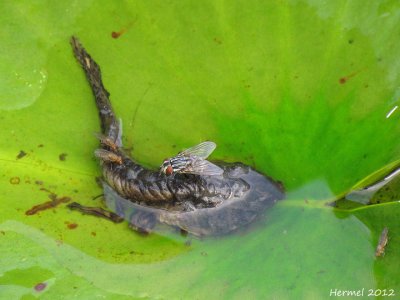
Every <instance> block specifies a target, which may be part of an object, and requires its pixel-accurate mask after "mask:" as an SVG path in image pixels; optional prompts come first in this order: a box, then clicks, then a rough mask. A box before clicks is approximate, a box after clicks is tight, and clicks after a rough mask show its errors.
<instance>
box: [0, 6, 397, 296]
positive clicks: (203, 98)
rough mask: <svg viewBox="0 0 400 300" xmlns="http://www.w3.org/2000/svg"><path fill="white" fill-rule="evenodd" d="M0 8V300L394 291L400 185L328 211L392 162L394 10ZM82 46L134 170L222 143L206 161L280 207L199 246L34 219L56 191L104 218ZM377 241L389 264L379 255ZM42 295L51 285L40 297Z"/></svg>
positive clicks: (99, 222)
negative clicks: (252, 172) (73, 41)
mask: <svg viewBox="0 0 400 300" xmlns="http://www.w3.org/2000/svg"><path fill="white" fill-rule="evenodd" d="M0 8H1V11H3V12H4V14H3V17H2V18H1V20H0V23H1V26H0V32H1V33H2V36H3V46H2V47H1V50H0V52H1V54H2V55H0V57H1V58H0V62H1V65H2V66H3V70H4V71H3V72H2V74H1V75H0V82H1V86H2V88H3V89H2V96H1V100H0V109H1V110H2V113H1V115H0V119H1V124H2V133H1V137H2V138H1V139H0V149H1V150H0V166H1V172H0V176H1V179H2V180H1V181H0V191H1V198H0V199H1V201H0V253H2V258H3V259H2V263H1V266H0V294H1V295H2V296H3V295H4V297H6V298H7V299H12V298H22V299H32V297H36V296H37V295H38V293H40V296H41V298H43V299H47V298H48V299H54V298H55V297H60V296H63V297H64V298H72V297H75V298H77V299H88V298H91V297H93V295H97V296H99V297H101V296H103V297H107V299H114V298H115V299H124V298H126V299H132V298H146V297H148V298H156V297H160V298H167V299H171V298H179V297H184V298H198V299H204V298H207V299H221V298H226V299H245V298H247V299H248V298H264V297H265V296H266V295H267V296H269V297H270V298H273V297H276V298H279V299H298V298H299V297H300V298H308V299H309V298H321V297H322V298H326V297H327V295H329V292H330V290H331V289H335V288H338V289H343V290H358V289H362V288H365V289H375V288H380V289H394V290H395V292H396V295H398V294H399V293H400V281H399V271H398V265H399V261H400V257H399V253H400V252H399V251H397V250H398V249H399V247H400V239H399V234H400V225H399V222H398V215H399V211H398V210H399V202H398V200H400V199H398V184H397V183H396V184H395V181H393V184H394V185H393V187H391V188H390V189H391V192H390V193H386V192H383V196H382V197H389V198H390V197H393V199H392V198H391V201H389V202H387V203H384V204H378V205H369V206H367V207H361V208H357V209H353V210H340V209H334V208H332V207H329V206H326V205H325V203H326V202H328V201H332V200H334V199H336V198H337V197H340V196H342V195H343V194H345V193H346V192H348V191H349V189H351V188H352V187H355V186H357V184H359V183H360V182H363V183H366V182H368V180H369V181H373V179H371V178H372V177H368V176H369V175H370V174H373V173H374V172H376V171H377V170H383V168H384V167H385V166H390V165H391V164H395V162H396V161H397V160H398V159H399V154H400V148H399V146H398V135H399V131H400V127H399V118H400V115H399V112H400V111H399V110H398V109H397V106H398V103H399V98H400V90H399V88H398V87H399V86H400V73H399V71H398V70H399V69H400V58H399V53H400V42H399V40H398V39H396V38H394V37H397V36H399V34H400V26H399V25H400V24H399V23H400V21H399V20H400V18H399V15H400V6H399V4H398V3H397V1H385V2H374V3H365V2H362V1H351V2H346V1H333V2H320V1H311V0H310V1H283V2H282V1H281V2H279V3H278V2H274V1H268V2H265V3H264V2H263V3H260V2H258V1H254V2H242V3H241V2H236V3H230V4H229V5H228V3H225V2H221V1H202V2H198V1H186V2H184V3H178V2H176V3H168V2H146V3H142V2H136V1H135V2H129V3H125V2H104V1H103V2H95V1H89V0H88V1H73V2H68V3H61V2H59V3H58V2H49V1H43V2H40V3H36V4H34V3H22V2H20V3H14V2H4V3H2V4H0ZM73 34H74V35H76V36H78V37H79V38H80V40H81V41H82V43H83V44H84V45H85V47H86V48H87V50H88V51H89V53H90V54H91V55H92V56H93V57H94V58H95V59H96V61H97V62H98V63H99V65H100V66H101V67H102V71H103V78H104V82H105V85H106V87H107V89H108V90H109V91H110V93H111V101H112V103H113V105H114V107H115V110H116V113H117V115H119V116H120V117H121V119H122V121H123V129H124V143H125V146H126V147H127V148H130V149H131V150H132V154H133V156H134V157H135V158H136V159H137V160H138V161H139V162H140V163H143V164H144V165H146V166H148V167H153V168H156V167H158V166H159V165H160V163H161V162H162V160H163V159H164V158H165V157H171V156H173V155H175V154H176V153H177V152H178V151H180V150H182V149H185V148H187V147H190V146H192V145H195V144H197V143H199V142H200V141H204V140H212V141H215V142H216V143H217V145H218V147H217V149H216V150H215V152H214V153H213V158H215V159H221V160H225V161H241V162H244V163H246V164H249V165H251V166H254V167H255V168H256V169H257V170H259V171H262V172H265V173H266V174H268V175H270V176H272V177H273V178H275V179H277V180H281V181H282V182H284V184H285V187H286V189H287V191H288V197H287V199H286V200H285V201H283V202H281V203H279V204H278V205H277V206H275V207H274V208H273V209H272V210H270V211H268V212H267V213H266V215H265V218H264V219H263V220H261V221H260V222H258V223H257V224H253V225H252V226H251V227H250V228H246V229H243V230H242V231H240V232H238V233H236V234H233V235H230V236H227V237H223V238H219V239H205V240H196V239H194V240H192V241H191V242H188V240H187V239H188V238H187V237H182V236H180V235H179V234H177V233H175V232H168V233H165V234H163V235H161V234H160V235H157V234H154V235H150V236H147V237H143V236H141V235H138V234H136V233H133V232H132V231H130V230H129V229H128V226H127V224H126V223H121V224H114V223H112V222H109V221H107V220H105V219H100V218H95V217H93V216H82V215H80V214H79V213H77V212H74V211H70V210H68V209H67V208H66V206H65V205H66V204H65V203H61V204H59V205H58V206H56V207H53V208H50V209H47V210H43V211H40V212H37V213H36V214H34V215H28V216H27V215H26V214H25V212H26V211H27V210H29V209H30V208H32V207H33V206H35V205H38V204H40V203H44V202H46V201H49V195H51V194H54V195H57V199H59V198H62V197H68V198H71V202H73V201H76V202H79V203H81V204H83V205H87V206H95V205H102V203H101V200H100V199H96V200H92V199H93V197H96V196H98V195H99V194H101V193H102V191H101V189H100V188H99V187H98V186H97V185H96V183H95V177H96V176H99V174H100V169H99V167H98V164H97V162H96V160H95V158H94V156H93V151H94V149H96V147H97V143H98V141H97V139H96V137H95V135H94V133H95V132H99V130H100V129H99V122H98V118H97V112H96V110H95V105H94V101H93V98H92V95H91V91H90V89H89V86H88V84H87V82H86V79H85V77H84V74H83V73H82V71H81V69H80V67H79V66H78V64H77V63H76V61H75V59H74V57H73V55H72V51H71V49H70V45H69V43H68V41H69V38H70V36H71V35H73ZM365 178H367V179H368V180H366V181H364V179H365ZM374 178H375V177H374ZM370 183H371V182H370ZM389 194H390V195H389ZM378 197H379V195H378ZM376 202H377V201H376ZM374 203H375V202H374ZM72 224H75V225H76V226H75V225H72ZM71 226H72V227H74V228H73V229H72V228H69V227H71ZM384 227H388V229H389V242H388V245H387V246H386V251H385V253H386V254H385V256H383V257H379V258H376V257H375V255H374V253H375V249H376V245H377V243H378V240H379V235H380V233H381V232H382V229H383V228H384ZM40 283H44V284H45V285H46V286H45V288H44V289H43V290H41V291H37V289H35V286H37V284H40Z"/></svg>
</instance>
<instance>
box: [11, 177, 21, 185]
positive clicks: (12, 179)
mask: <svg viewBox="0 0 400 300" xmlns="http://www.w3.org/2000/svg"><path fill="white" fill-rule="evenodd" d="M20 182H21V179H20V178H19V177H18V176H15V177H11V178H10V183H11V184H19V183H20Z"/></svg>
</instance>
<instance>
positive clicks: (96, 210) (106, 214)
mask: <svg viewBox="0 0 400 300" xmlns="http://www.w3.org/2000/svg"><path fill="white" fill-rule="evenodd" d="M67 207H68V208H69V209H72V210H77V211H80V212H81V213H83V214H85V215H92V216H97V217H101V218H104V219H107V220H110V221H112V222H114V223H121V222H122V221H123V220H124V218H121V217H120V216H118V215H117V214H115V213H113V212H111V211H108V210H105V209H102V208H101V207H91V206H83V205H81V204H79V203H77V202H72V203H70V204H68V205H67Z"/></svg>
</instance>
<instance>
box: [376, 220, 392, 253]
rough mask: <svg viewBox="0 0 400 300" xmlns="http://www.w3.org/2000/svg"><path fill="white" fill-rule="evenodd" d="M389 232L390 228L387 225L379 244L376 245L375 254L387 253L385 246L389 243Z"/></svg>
mask: <svg viewBox="0 0 400 300" xmlns="http://www.w3.org/2000/svg"><path fill="white" fill-rule="evenodd" d="M388 233H389V229H388V228H387V227H385V228H383V230H382V233H381V236H380V237H379V242H378V246H376V250H375V256H376V257H379V256H384V255H385V247H386V245H387V243H388V239H389V237H388Z"/></svg>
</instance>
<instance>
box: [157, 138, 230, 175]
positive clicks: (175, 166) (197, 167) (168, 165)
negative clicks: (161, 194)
mask: <svg viewBox="0 0 400 300" xmlns="http://www.w3.org/2000/svg"><path fill="white" fill-rule="evenodd" d="M216 147H217V145H216V144H215V143H214V142H208V141H207V142H203V143H200V144H198V145H196V146H193V147H191V148H189V149H186V150H183V151H182V152H179V153H178V154H177V155H176V156H174V157H172V158H168V159H165V160H164V162H163V164H162V165H161V167H160V169H161V170H160V173H164V174H165V175H167V176H169V175H172V174H175V173H190V174H197V175H204V176H213V175H222V173H223V172H224V171H223V170H222V169H221V168H220V167H218V166H216V165H214V164H213V163H211V162H209V161H208V160H206V158H207V157H208V156H209V155H210V154H211V153H212V152H213V151H214V149H215V148H216Z"/></svg>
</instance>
